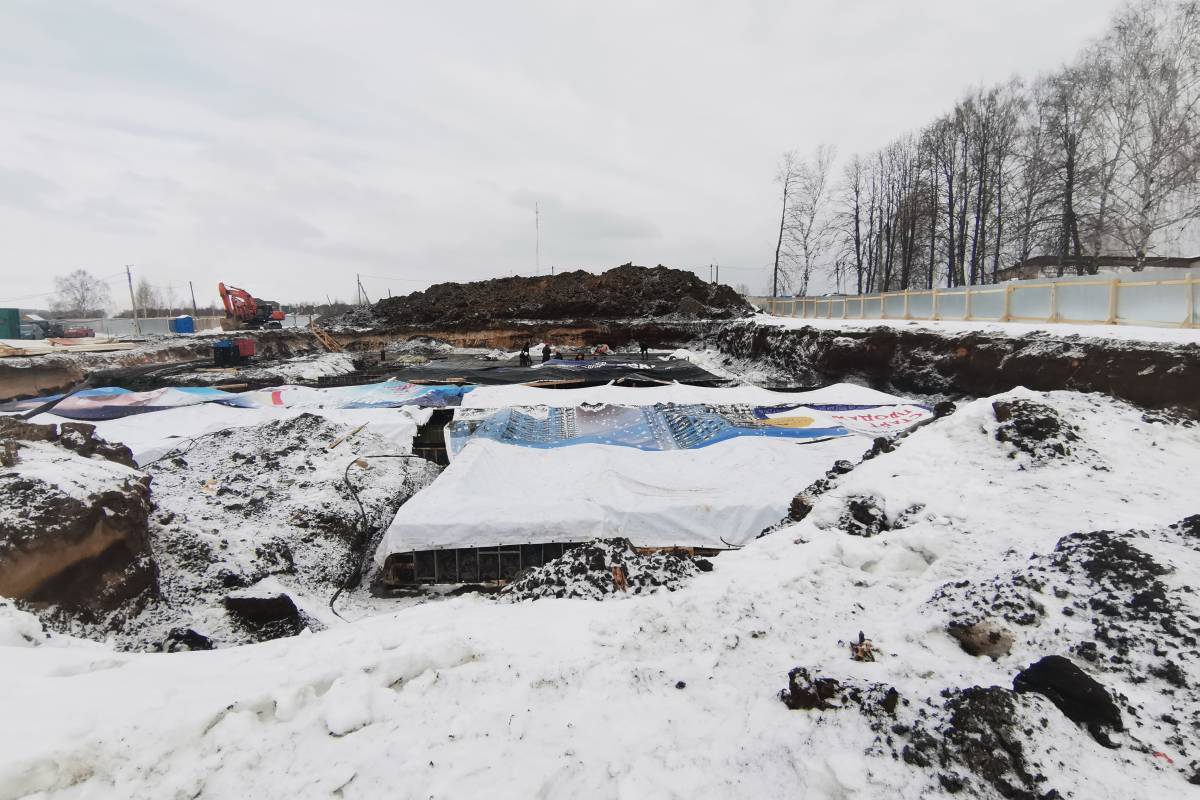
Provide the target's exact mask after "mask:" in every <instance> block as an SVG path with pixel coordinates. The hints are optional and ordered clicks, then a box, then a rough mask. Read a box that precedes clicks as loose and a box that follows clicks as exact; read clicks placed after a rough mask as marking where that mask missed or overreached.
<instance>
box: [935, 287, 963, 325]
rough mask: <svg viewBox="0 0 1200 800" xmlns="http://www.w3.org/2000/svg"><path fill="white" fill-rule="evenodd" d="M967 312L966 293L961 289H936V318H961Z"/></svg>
mask: <svg viewBox="0 0 1200 800" xmlns="http://www.w3.org/2000/svg"><path fill="white" fill-rule="evenodd" d="M966 314H967V293H966V291H965V290H963V289H942V290H939V291H938V313H937V318H938V319H962V318H963V317H965V316H966Z"/></svg>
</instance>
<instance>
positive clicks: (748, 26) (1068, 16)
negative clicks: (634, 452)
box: [0, 0, 1119, 307]
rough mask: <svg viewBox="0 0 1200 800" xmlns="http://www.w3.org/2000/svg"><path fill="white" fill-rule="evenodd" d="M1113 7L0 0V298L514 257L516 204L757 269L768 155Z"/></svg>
mask: <svg viewBox="0 0 1200 800" xmlns="http://www.w3.org/2000/svg"><path fill="white" fill-rule="evenodd" d="M1118 5H1119V3H1118V2H1116V0H997V1H995V2H992V1H990V0H989V2H982V1H981V0H907V1H906V2H897V0H830V1H829V2H826V1H825V0H811V1H809V2H799V1H797V2H791V3H785V2H772V1H770V0H759V1H758V2H727V3H717V2H708V3H701V2H695V1H694V0H693V1H692V2H677V3H676V2H656V3H654V4H653V6H652V7H651V4H649V3H639V4H634V3H619V2H618V3H594V2H593V3H567V2H561V1H559V0H546V2H504V3H499V2H477V3H476V2H455V3H428V2H423V3H399V2H384V1H382V0H381V1H380V2H372V1H370V0H360V1H357V2H346V3H331V2H330V3H310V2H303V1H301V0H286V1H285V0H281V1H280V2H250V3H245V2H232V0H215V1H213V2H188V3H184V2H164V1H163V0H154V2H149V1H147V2H138V0H122V2H86V1H84V0H79V1H74V0H61V2H60V1H58V0H6V2H4V3H3V4H0V115H2V117H0V118H2V119H3V123H2V124H0V233H2V237H0V241H2V242H3V245H2V246H3V260H2V262H0V304H3V305H13V304H19V305H22V306H25V307H30V306H37V305H44V304H45V301H46V300H47V298H46V297H38V296H35V295H36V294H37V293H44V292H48V291H49V290H50V289H51V288H52V287H53V277H54V276H55V275H56V274H61V273H65V272H68V271H70V270H72V269H75V268H79V267H82V268H86V269H89V270H91V271H92V272H93V273H95V274H96V275H98V276H101V277H109V276H114V275H116V273H118V272H120V271H121V270H122V269H123V268H124V265H126V264H132V265H133V268H134V271H135V276H145V277H148V278H150V279H151V280H152V281H154V282H156V283H160V284H164V285H166V284H170V285H173V286H174V288H175V290H176V292H177V293H178V294H179V295H180V296H181V297H182V295H183V294H184V293H185V292H186V288H187V281H188V280H192V281H194V282H195V285H196V293H197V299H198V300H199V301H200V303H201V304H204V303H206V302H213V301H215V300H216V289H215V286H216V283H217V281H219V280H224V281H227V282H232V283H235V284H238V285H242V286H245V287H246V288H249V289H251V290H252V291H253V292H254V293H255V294H257V295H259V296H265V297H271V298H274V299H278V300H280V301H284V302H287V301H301V300H307V299H321V298H323V297H324V296H325V295H326V294H328V295H330V296H332V297H334V298H339V297H340V298H342V299H350V298H352V297H353V293H354V274H355V273H356V272H360V273H363V274H364V275H368V276H372V277H368V278H364V279H363V282H364V284H365V285H366V286H367V289H368V291H369V292H371V293H372V295H373V296H375V295H380V294H386V291H387V290H388V289H389V288H390V289H391V290H392V292H394V293H406V292H408V291H412V290H414V289H419V288H423V287H424V286H427V285H428V284H430V283H434V282H438V281H443V280H474V279H479V278H486V277H494V276H498V275H511V274H514V273H515V274H523V275H528V274H533V272H534V219H533V208H534V203H535V202H537V203H539V204H540V206H541V210H542V214H541V222H542V236H541V263H542V268H543V270H544V271H548V270H549V269H550V267H551V266H552V265H553V266H556V267H557V268H558V269H559V270H563V269H573V268H585V269H592V270H600V269H604V268H607V267H610V266H615V265H617V264H621V263H624V262H627V261H633V262H634V263H637V264H647V265H653V264H656V263H663V264H667V265H669V266H680V267H684V268H691V269H696V270H697V271H699V272H700V273H701V274H703V275H707V273H708V268H707V265H708V263H709V262H711V261H717V262H720V263H721V265H722V275H721V277H722V279H723V281H725V282H727V283H738V282H745V283H747V284H749V285H750V287H751V288H752V289H754V290H758V289H760V288H761V287H762V286H764V285H765V283H766V278H767V270H766V269H765V267H766V265H768V264H769V263H770V260H771V258H772V254H773V249H774V248H773V245H774V227H775V225H777V220H776V219H775V216H776V214H777V213H778V210H777V208H776V197H775V188H776V187H775V185H774V184H773V183H772V176H773V173H774V164H775V161H776V159H777V158H778V156H779V154H780V153H781V152H782V151H784V150H786V149H789V148H799V149H801V150H808V149H811V148H812V147H815V146H816V145H817V144H818V143H820V142H830V143H833V144H835V145H836V146H837V148H838V151H839V153H840V155H841V156H843V157H845V156H848V155H849V154H851V153H853V152H855V151H868V150H870V149H873V148H875V147H878V146H880V145H882V144H885V143H886V142H887V141H888V140H889V139H891V138H893V137H895V136H897V135H899V134H901V133H902V132H904V131H906V130H909V129H912V128H915V127H917V126H919V125H921V124H923V123H924V122H926V121H928V120H929V119H931V118H932V117H934V116H935V115H937V114H939V113H941V112H942V111H944V110H946V109H947V108H948V106H949V105H950V104H951V103H952V102H953V101H954V99H955V98H956V97H957V96H958V95H959V94H961V93H962V92H963V91H964V90H966V89H967V88H968V87H969V86H971V85H973V84H978V83H991V82H996V81H1001V80H1004V79H1006V78H1008V77H1009V76H1011V75H1013V74H1021V75H1024V76H1032V75H1034V74H1036V73H1037V72H1039V71H1041V70H1045V69H1050V68H1053V67H1055V66H1057V65H1058V64H1059V63H1061V62H1062V61H1064V60H1066V59H1069V58H1070V57H1071V56H1072V55H1073V54H1074V53H1075V52H1076V51H1077V50H1078V49H1079V48H1080V47H1081V46H1082V45H1083V44H1084V42H1086V41H1087V40H1088V39H1089V38H1091V37H1093V36H1095V35H1097V34H1098V33H1100V31H1101V30H1102V29H1103V28H1104V26H1105V23H1106V22H1107V19H1108V17H1109V15H1110V14H1111V13H1112V11H1113V10H1114V9H1115V8H1117V7H1118ZM735 268H739V269H735ZM375 276H382V277H375ZM110 285H111V286H112V287H113V290H114V292H113V294H114V298H115V299H117V300H118V301H119V300H120V299H121V298H127V294H126V293H125V291H124V285H123V284H122V283H120V282H119V281H118V280H116V279H114V280H113V282H112V283H111V284H110ZM126 305H127V303H126Z"/></svg>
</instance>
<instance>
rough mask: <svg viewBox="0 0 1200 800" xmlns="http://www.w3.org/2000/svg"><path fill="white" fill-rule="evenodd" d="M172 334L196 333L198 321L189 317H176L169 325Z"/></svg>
mask: <svg viewBox="0 0 1200 800" xmlns="http://www.w3.org/2000/svg"><path fill="white" fill-rule="evenodd" d="M167 326H168V327H169V328H170V329H171V333H195V332H196V320H194V319H192V318H191V317H188V316H182V317H175V318H174V319H172V320H170V321H169V322H168V323H167Z"/></svg>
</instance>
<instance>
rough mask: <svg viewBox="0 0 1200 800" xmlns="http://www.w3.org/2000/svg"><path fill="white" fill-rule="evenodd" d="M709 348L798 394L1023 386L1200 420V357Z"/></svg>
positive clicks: (1002, 341)
mask: <svg viewBox="0 0 1200 800" xmlns="http://www.w3.org/2000/svg"><path fill="white" fill-rule="evenodd" d="M705 338H706V339H707V341H708V342H709V343H710V344H711V345H714V346H716V347H717V348H719V349H720V350H722V351H723V352H725V353H728V354H730V355H732V356H735V357H738V358H747V359H755V360H756V361H758V362H760V363H762V364H764V365H766V366H770V367H773V368H774V369H776V370H777V371H779V372H782V373H784V374H786V375H788V376H790V378H791V380H792V381H793V382H794V384H795V385H797V386H816V385H824V384H827V383H830V382H833V381H841V380H846V379H848V378H851V379H858V380H860V381H864V382H866V383H868V384H870V385H872V386H874V387H876V388H880V389H891V390H895V391H899V392H916V393H920V394H962V395H969V396H974V397H983V396H987V395H992V394H999V393H1001V392H1006V391H1008V390H1010V389H1013V388H1015V387H1017V386H1025V387H1027V388H1030V389H1035V390H1040V391H1051V390H1055V389H1069V390H1074V391H1081V392H1104V393H1105V394H1109V395H1112V396H1113V397H1118V398H1121V399H1123V400H1127V401H1129V402H1132V403H1135V404H1137V405H1139V406H1142V407H1143V408H1150V409H1170V410H1174V411H1178V412H1181V413H1184V414H1186V415H1188V416H1190V417H1200V393H1197V392H1196V391H1195V387H1196V386H1200V347H1196V346H1194V345H1163V344H1152V343H1140V342H1130V341H1110V340H1105V339H1100V338H1095V339H1086V338H1082V337H1079V336H1074V335H1055V334H1054V333H1053V332H1052V331H1038V332H1035V333H1030V334H1027V335H1025V336H1020V337H1010V336H1003V335H1000V334H990V333H980V332H969V333H940V332H934V331H930V330H924V329H919V328H918V329H913V330H906V329H904V328H897V327H885V326H880V327H878V328H867V329H847V330H830V329H827V328H810V327H803V328H795V329H784V328H774V327H768V326H762V325H754V324H747V323H732V324H724V325H714V326H711V327H710V329H709V332H708V333H707V335H706V337H705Z"/></svg>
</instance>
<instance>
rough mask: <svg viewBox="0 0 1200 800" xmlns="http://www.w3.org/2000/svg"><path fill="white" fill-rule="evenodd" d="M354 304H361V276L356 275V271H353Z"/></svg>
mask: <svg viewBox="0 0 1200 800" xmlns="http://www.w3.org/2000/svg"><path fill="white" fill-rule="evenodd" d="M354 305H356V306H361V305H362V278H360V277H358V273H357V272H356V273H354Z"/></svg>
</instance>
